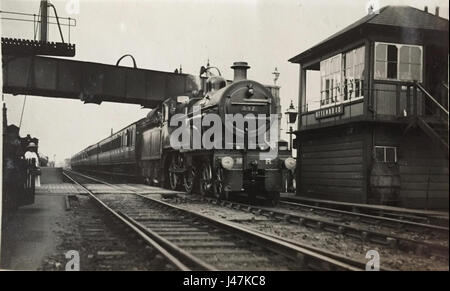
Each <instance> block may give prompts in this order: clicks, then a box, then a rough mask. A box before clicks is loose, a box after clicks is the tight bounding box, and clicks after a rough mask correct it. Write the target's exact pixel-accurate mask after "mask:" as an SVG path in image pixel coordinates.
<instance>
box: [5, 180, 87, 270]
mask: <svg viewBox="0 0 450 291" xmlns="http://www.w3.org/2000/svg"><path fill="white" fill-rule="evenodd" d="M79 193H83V191H82V190H81V189H78V188H77V187H76V186H74V185H73V184H68V183H62V184H44V185H42V186H40V187H36V195H35V203H34V204H32V205H28V206H24V207H20V208H19V209H18V210H17V211H16V212H15V213H14V214H13V215H11V217H9V218H8V220H7V222H6V223H5V226H4V229H3V230H2V236H3V237H2V241H3V245H2V253H1V266H0V267H1V268H2V269H8V270H38V269H39V268H40V267H41V265H42V263H43V261H44V260H45V258H46V257H47V256H48V255H50V254H52V253H54V252H55V251H56V247H57V245H58V242H59V239H60V238H59V235H58V234H59V233H60V232H61V231H62V230H63V229H64V228H65V226H66V224H67V222H68V220H69V219H68V217H67V212H66V206H67V204H66V199H67V198H66V197H67V196H69V195H73V194H79Z"/></svg>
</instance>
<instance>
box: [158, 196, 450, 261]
mask: <svg viewBox="0 0 450 291" xmlns="http://www.w3.org/2000/svg"><path fill="white" fill-rule="evenodd" d="M164 201H166V202H170V203H174V204H177V206H179V207H182V208H185V209H189V210H193V211H196V212H199V213H201V214H204V215H208V216H211V217H214V218H221V219H225V220H229V221H234V222H236V223H239V224H241V225H244V226H246V227H249V228H253V229H257V230H260V231H263V232H267V233H270V234H275V235H278V236H281V237H285V238H289V239H292V240H295V241H298V242H301V243H305V244H307V245H310V246H313V247H318V248H323V249H326V250H328V251H330V252H333V253H338V254H341V255H345V256H347V257H351V258H354V259H358V260H360V261H366V260H367V259H366V258H365V255H366V252H367V251H368V250H377V251H378V252H379V254H380V263H381V266H386V267H388V268H391V269H395V270H449V262H448V258H440V257H434V256H430V257H427V256H422V255H416V254H414V253H412V252H410V253H407V252H404V251H400V250H397V249H393V248H390V247H387V246H380V245H377V244H373V243H368V242H365V243H363V242H362V241H361V240H359V239H354V238H349V237H345V236H344V235H341V234H333V233H330V232H324V231H320V230H315V229H311V228H307V227H303V226H299V225H293V224H290V223H287V222H283V221H277V220H272V219H269V218H267V217H265V216H261V215H255V214H252V213H247V212H244V211H240V210H235V209H230V208H226V207H222V206H217V205H211V204H208V203H204V202H193V201H189V202H183V200H181V199H164ZM447 244H448V242H447Z"/></svg>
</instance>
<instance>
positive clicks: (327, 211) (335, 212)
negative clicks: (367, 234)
mask: <svg viewBox="0 0 450 291" xmlns="http://www.w3.org/2000/svg"><path fill="white" fill-rule="evenodd" d="M279 206H281V207H283V208H286V209H290V210H292V209H293V210H304V211H308V212H312V213H316V214H318V215H324V216H329V217H332V218H343V219H344V218H345V219H349V220H357V221H359V222H362V223H367V224H373V225H378V226H385V227H390V228H397V229H398V228H402V229H403V230H407V231H426V232H440V233H448V232H449V228H448V227H446V226H441V225H434V224H429V223H421V222H415V221H410V220H406V219H396V218H390V217H386V216H379V215H371V214H365V213H360V212H352V211H346V210H339V209H334V208H327V207H320V206H312V205H308V204H302V203H297V202H288V201H280V203H279Z"/></svg>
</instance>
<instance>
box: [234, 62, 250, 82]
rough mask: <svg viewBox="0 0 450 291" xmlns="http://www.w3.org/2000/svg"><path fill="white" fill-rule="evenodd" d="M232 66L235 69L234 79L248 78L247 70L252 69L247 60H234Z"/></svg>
mask: <svg viewBox="0 0 450 291" xmlns="http://www.w3.org/2000/svg"><path fill="white" fill-rule="evenodd" d="M231 68H232V69H233V70H234V80H233V81H239V80H245V79H247V70H248V69H250V66H249V65H248V64H247V62H234V63H233V65H232V66H231Z"/></svg>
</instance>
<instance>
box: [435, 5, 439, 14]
mask: <svg viewBox="0 0 450 291" xmlns="http://www.w3.org/2000/svg"><path fill="white" fill-rule="evenodd" d="M434 14H435V15H436V16H439V6H436V13H434Z"/></svg>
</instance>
